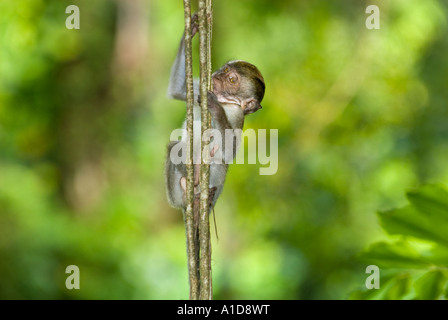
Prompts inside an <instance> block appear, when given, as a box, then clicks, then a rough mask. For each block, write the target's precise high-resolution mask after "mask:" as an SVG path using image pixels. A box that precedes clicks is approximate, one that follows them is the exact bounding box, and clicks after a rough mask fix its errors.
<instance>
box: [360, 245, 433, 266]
mask: <svg viewBox="0 0 448 320" xmlns="http://www.w3.org/2000/svg"><path fill="white" fill-rule="evenodd" d="M360 258H361V259H364V260H366V261H369V262H371V263H372V264H376V265H377V266H378V267H379V268H380V270H381V269H382V268H411V269H419V268H422V267H427V266H428V265H429V264H428V262H426V261H425V260H424V259H423V258H422V257H421V256H420V254H419V253H418V252H417V251H416V250H415V249H413V248H412V247H411V246H410V245H409V244H408V243H406V242H403V241H400V242H396V243H386V242H378V243H374V244H373V245H371V246H370V247H369V248H368V249H367V250H366V251H364V252H362V253H361V255H360Z"/></svg>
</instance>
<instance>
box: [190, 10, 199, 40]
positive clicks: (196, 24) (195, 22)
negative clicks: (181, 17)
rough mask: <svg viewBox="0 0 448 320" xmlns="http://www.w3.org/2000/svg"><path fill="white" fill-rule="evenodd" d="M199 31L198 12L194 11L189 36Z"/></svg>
mask: <svg viewBox="0 0 448 320" xmlns="http://www.w3.org/2000/svg"><path fill="white" fill-rule="evenodd" d="M198 31H199V22H198V13H197V12H196V13H195V14H193V16H192V17H191V37H192V38H193V37H194V36H195V34H196V33H198Z"/></svg>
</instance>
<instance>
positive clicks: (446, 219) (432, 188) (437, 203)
mask: <svg viewBox="0 0 448 320" xmlns="http://www.w3.org/2000/svg"><path fill="white" fill-rule="evenodd" d="M407 197H408V199H409V201H410V202H411V203H412V204H413V205H414V206H415V207H416V208H417V209H418V210H419V212H421V213H422V214H425V215H428V216H430V217H431V218H432V219H437V221H438V220H441V221H442V223H448V191H447V190H446V189H445V188H444V187H443V186H441V185H426V186H423V187H422V188H421V189H419V190H417V191H412V192H408V193H407ZM433 222H434V221H433Z"/></svg>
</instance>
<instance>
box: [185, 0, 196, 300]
mask: <svg viewBox="0 0 448 320" xmlns="http://www.w3.org/2000/svg"><path fill="white" fill-rule="evenodd" d="M184 14H185V77H186V86H187V88H186V89H187V116H186V117H187V136H188V143H187V162H186V167H187V188H186V203H187V206H186V209H185V215H184V217H185V232H186V236H187V257H188V276H189V281H190V299H191V300H197V299H199V268H198V254H197V253H198V252H199V248H198V239H197V234H196V231H197V228H196V227H195V224H194V165H193V104H194V93H193V60H192V45H191V0H184Z"/></svg>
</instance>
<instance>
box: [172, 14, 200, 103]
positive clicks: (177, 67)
mask: <svg viewBox="0 0 448 320" xmlns="http://www.w3.org/2000/svg"><path fill="white" fill-rule="evenodd" d="M197 31H198V22H197V15H196V14H195V15H193V17H192V18H191V37H194V35H195V34H196V33H197ZM193 91H194V97H195V98H194V101H196V97H198V95H199V79H193ZM167 94H168V97H169V98H171V99H177V100H182V101H185V100H186V99H187V83H186V79H185V32H184V34H183V36H182V39H181V41H180V45H179V50H178V52H177V56H176V60H174V63H173V66H172V67H171V74H170V83H169V84H168V92H167Z"/></svg>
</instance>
